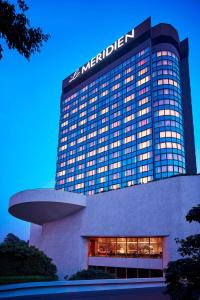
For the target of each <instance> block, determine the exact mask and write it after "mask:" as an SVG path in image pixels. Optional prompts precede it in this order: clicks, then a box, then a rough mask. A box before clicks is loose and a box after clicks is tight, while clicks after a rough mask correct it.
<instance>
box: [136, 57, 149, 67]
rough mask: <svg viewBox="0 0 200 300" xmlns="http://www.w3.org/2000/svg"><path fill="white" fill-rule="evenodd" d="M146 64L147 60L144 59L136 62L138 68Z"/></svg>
mask: <svg viewBox="0 0 200 300" xmlns="http://www.w3.org/2000/svg"><path fill="white" fill-rule="evenodd" d="M146 62H147V59H146V58H144V59H142V60H140V61H139V62H138V67H140V66H142V65H144V64H145V63H146Z"/></svg>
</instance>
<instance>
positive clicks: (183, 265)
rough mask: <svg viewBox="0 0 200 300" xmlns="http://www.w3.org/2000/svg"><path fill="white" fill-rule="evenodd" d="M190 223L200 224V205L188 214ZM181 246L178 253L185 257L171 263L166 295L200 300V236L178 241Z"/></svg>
mask: <svg viewBox="0 0 200 300" xmlns="http://www.w3.org/2000/svg"><path fill="white" fill-rule="evenodd" d="M186 220H187V221H188V222H193V221H196V222H198V223H200V205H198V206H196V207H193V208H192V209H191V210H190V211H189V212H188V214H187V216H186ZM176 242H177V243H178V244H179V245H180V246H179V248H178V252H179V253H180V255H181V256H182V257H183V258H182V259H178V260H176V261H172V262H169V264H168V267H167V270H166V274H165V276H166V283H167V288H166V293H168V294H169V295H170V296H171V299H173V300H198V299H200V234H195V235H190V236H188V237H186V238H185V239H176Z"/></svg>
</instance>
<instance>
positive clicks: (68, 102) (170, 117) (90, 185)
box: [56, 19, 196, 195]
mask: <svg viewBox="0 0 200 300" xmlns="http://www.w3.org/2000/svg"><path fill="white" fill-rule="evenodd" d="M60 109H61V115H60V130H59V146H58V159H57V173H56V189H63V190H66V191H72V192H76V193H82V194H86V195H87V194H88V195H91V194H94V193H99V192H105V191H108V190H114V189H119V188H124V187H127V186H132V185H137V184H140V183H146V182H149V181H153V180H157V179H161V178H166V177H170V176H174V175H177V174H195V173H196V159H195V147H194V134H193V121H192V109H191V96H190V80H189V71H188V40H187V39H186V40H184V41H180V40H179V37H178V33H177V31H176V30H175V29H174V28H173V27H172V26H171V25H167V24H159V25H157V26H154V27H151V24H150V19H147V20H146V21H145V22H143V23H142V24H140V25H139V26H138V27H136V28H135V29H134V30H132V31H130V32H129V33H128V34H126V35H125V36H123V37H121V38H120V39H118V40H117V41H116V42H115V43H113V44H112V45H110V46H108V47H107V48H106V49H105V50H104V51H102V52H101V53H99V54H97V56H96V57H94V58H92V59H91V60H90V61H89V62H88V63H86V64H85V65H83V66H82V67H81V68H79V69H78V70H77V71H76V72H75V73H74V74H72V75H71V76H69V77H67V78H66V79H65V80H64V81H63V89H62V97H61V105H60Z"/></svg>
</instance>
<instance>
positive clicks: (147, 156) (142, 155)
mask: <svg viewBox="0 0 200 300" xmlns="http://www.w3.org/2000/svg"><path fill="white" fill-rule="evenodd" d="M150 157H151V152H146V153H144V154H141V155H140V156H139V160H146V159H149V158H150Z"/></svg>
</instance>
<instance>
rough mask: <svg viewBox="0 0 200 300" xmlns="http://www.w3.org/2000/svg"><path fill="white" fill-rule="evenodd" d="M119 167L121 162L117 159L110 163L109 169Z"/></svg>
mask: <svg viewBox="0 0 200 300" xmlns="http://www.w3.org/2000/svg"><path fill="white" fill-rule="evenodd" d="M120 167H121V162H120V161H118V162H115V163H113V164H111V165H110V169H111V170H113V169H117V168H120Z"/></svg>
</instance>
